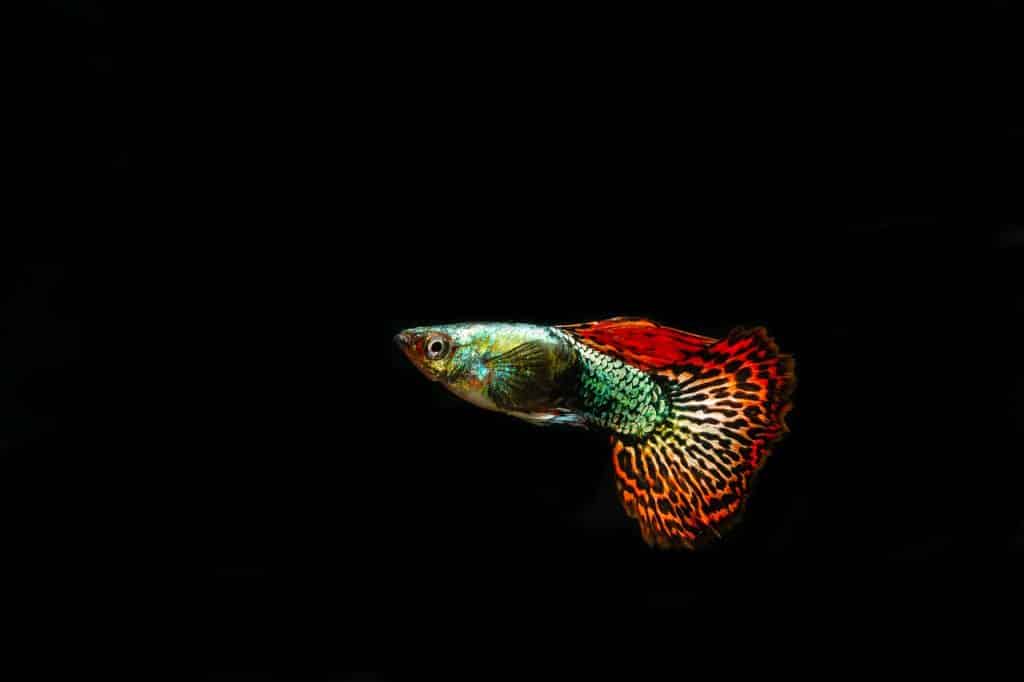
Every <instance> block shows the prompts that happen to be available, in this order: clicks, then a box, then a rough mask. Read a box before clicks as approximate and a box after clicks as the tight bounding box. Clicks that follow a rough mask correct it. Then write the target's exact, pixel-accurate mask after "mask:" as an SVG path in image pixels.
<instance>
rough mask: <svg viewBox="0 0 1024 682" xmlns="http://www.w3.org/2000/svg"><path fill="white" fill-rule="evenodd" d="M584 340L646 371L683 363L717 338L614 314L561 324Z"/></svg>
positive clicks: (589, 344)
mask: <svg viewBox="0 0 1024 682" xmlns="http://www.w3.org/2000/svg"><path fill="white" fill-rule="evenodd" d="M558 328H559V329H564V330H565V331H567V332H569V333H570V334H572V335H573V336H574V337H576V338H577V339H578V340H579V341H580V342H581V343H585V344H586V345H588V346H590V347H592V348H596V349H597V350H599V351H601V352H603V353H608V354H610V355H614V356H615V357H617V358H619V359H620V360H622V361H623V362H628V363H629V364H631V365H633V366H635V367H639V368H640V369H642V370H645V371H651V370H659V369H665V368H666V367H672V366H673V365H680V364H683V363H684V362H685V361H686V359H687V358H689V357H691V356H692V355H694V354H696V353H699V352H700V351H702V350H703V349H705V348H707V347H708V346H710V345H711V344H713V343H714V342H715V339H712V338H709V337H707V336H700V335H699V334H691V333H689V332H684V331H680V330H679V329H672V328H671V327H663V326H661V325H660V324H658V323H657V322H652V321H651V320H647V319H644V318H642V317H613V318H611V319H608V320H600V321H598V322H584V323H582V324H567V325H562V326H559V327H558Z"/></svg>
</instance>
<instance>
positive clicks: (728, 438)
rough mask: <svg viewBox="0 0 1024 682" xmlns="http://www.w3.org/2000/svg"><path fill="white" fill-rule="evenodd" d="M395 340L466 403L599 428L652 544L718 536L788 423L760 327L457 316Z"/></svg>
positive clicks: (693, 543)
mask: <svg viewBox="0 0 1024 682" xmlns="http://www.w3.org/2000/svg"><path fill="white" fill-rule="evenodd" d="M395 342H396V343H397V344H398V346H399V347H400V348H401V350H402V351H403V352H404V353H405V355H406V356H407V357H408V358H409V360H410V361H411V362H412V363H413V365H415V366H416V367H417V369H419V370H420V372H422V373H423V374H424V376H426V377H427V378H428V379H430V380H431V381H437V382H440V383H441V384H442V385H444V386H445V387H446V388H447V389H448V390H450V391H451V392H452V393H454V394H455V395H457V396H459V397H460V398H462V399H464V400H467V401H469V402H470V403H473V404H474V405H477V406H479V407H482V408H485V409H488V410H496V411H499V412H504V413H506V414H510V415H513V416H515V417H519V418H521V419H525V420H527V421H530V422H533V423H535V424H542V425H547V424H566V425H570V426H578V427H583V428H589V429H599V430H602V431H605V432H607V433H609V434H610V435H611V446H612V463H613V466H614V469H615V475H616V487H617V488H618V494H619V499H620V501H621V502H622V505H623V507H624V508H625V510H626V513H627V514H628V515H629V516H630V517H632V518H634V519H636V521H637V522H638V523H639V525H640V531H641V534H642V536H643V538H644V540H645V541H646V542H647V543H648V544H649V545H651V546H656V547H661V548H671V547H685V548H688V549H693V548H695V547H699V546H702V545H704V544H706V542H707V541H708V540H710V539H713V538H716V537H720V536H721V534H722V533H723V532H724V531H725V530H727V529H728V528H729V527H731V526H732V525H734V523H735V522H736V521H737V520H738V519H739V517H740V514H741V512H742V508H743V505H744V502H745V500H746V498H747V495H748V493H749V491H750V486H751V484H752V482H753V480H754V477H755V475H756V474H757V472H758V470H759V469H760V468H761V466H762V465H763V464H764V461H765V459H766V458H767V456H768V455H769V454H770V452H771V450H772V447H773V445H774V444H775V443H776V442H777V441H778V440H779V439H780V438H781V437H782V436H783V434H785V433H786V432H787V431H788V428H787V426H786V423H785V416H786V413H787V412H788V411H789V410H790V408H791V407H792V403H791V401H790V396H791V394H792V392H793V387H794V385H795V381H796V377H795V374H794V363H793V358H792V356H790V355H784V354H782V353H780V352H779V348H778V346H777V345H776V344H775V342H774V341H773V340H772V338H771V337H769V336H768V333H767V332H766V331H765V329H764V328H763V327H758V328H754V329H742V328H737V329H734V330H733V331H731V332H730V333H729V334H728V335H727V336H726V337H725V338H723V339H713V338H710V337H707V336H700V335H698V334H692V333H689V332H684V331H680V330H678V329H672V328H670V327H666V326H662V325H660V324H658V323H656V322H652V321H650V320H647V319H642V318H629V317H616V318H612V319H608V320H602V321H599V322H587V323H584V324H571V325H563V326H554V327H546V326H538V325H532V324H511V323H460V324H445V325H438V326H435V327H416V328H413V329H407V330H405V331H403V332H401V333H399V334H398V335H397V336H396V337H395Z"/></svg>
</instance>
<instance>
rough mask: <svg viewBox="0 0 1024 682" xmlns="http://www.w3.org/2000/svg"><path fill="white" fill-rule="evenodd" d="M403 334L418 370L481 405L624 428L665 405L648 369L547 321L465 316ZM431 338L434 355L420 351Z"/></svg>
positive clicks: (654, 419) (654, 418) (646, 422)
mask: <svg viewBox="0 0 1024 682" xmlns="http://www.w3.org/2000/svg"><path fill="white" fill-rule="evenodd" d="M403 335H404V338H405V339H406V340H405V341H402V342H401V343H400V345H403V347H404V348H405V349H407V350H406V353H407V355H409V357H410V359H413V360H414V363H415V364H416V365H417V367H419V369H420V371H422V372H423V373H424V374H425V375H426V376H427V377H428V378H430V379H433V380H435V381H440V382H441V383H443V384H444V385H445V386H446V387H447V388H448V389H449V390H451V391H452V392H453V393H455V394H456V395H458V396H459V397H461V398H463V399H465V400H467V401H469V402H471V403H473V404H475V405H478V406H480V407H484V408H486V409H490V410H497V411H500V412H505V413H507V414H511V415H513V416H516V417H520V418H522V419H526V420H528V421H532V422H535V423H541V424H551V423H561V424H571V425H574V426H584V427H589V428H599V429H607V430H609V431H612V432H614V433H617V434H621V435H629V436H643V435H646V434H648V433H650V432H651V431H653V430H654V428H655V427H656V426H657V425H658V424H659V423H661V422H662V421H663V420H664V419H665V418H666V417H667V415H668V412H669V405H668V401H667V399H666V397H665V394H664V391H663V389H662V388H661V386H659V384H658V383H657V381H656V380H655V379H653V378H652V377H651V376H649V375H647V374H646V373H644V372H643V371H642V370H640V369H637V368H636V367H633V366H631V365H628V364H626V363H624V362H622V361H621V360H619V359H617V358H615V357H614V356H612V355H609V354H606V353H602V352H600V351H598V350H596V349H593V348H590V347H588V346H585V345H583V344H581V343H579V342H578V341H576V340H575V339H573V338H572V337H571V336H570V335H568V334H566V333H565V332H563V331H561V330H559V329H556V328H554V327H542V326H537V325H529V324H507V323H467V324H452V325H443V326H438V327H430V328H415V329H410V330H406V331H405V332H403ZM400 336H402V335H400ZM431 339H434V340H437V339H440V340H441V341H443V343H444V349H445V352H444V354H443V356H441V357H438V358H437V359H436V360H435V361H431V360H430V358H429V357H425V353H424V352H423V345H424V344H425V343H428V342H429V341H430V340H431ZM417 344H419V346H417ZM417 348H418V351H417V352H412V351H413V350H415V349H417Z"/></svg>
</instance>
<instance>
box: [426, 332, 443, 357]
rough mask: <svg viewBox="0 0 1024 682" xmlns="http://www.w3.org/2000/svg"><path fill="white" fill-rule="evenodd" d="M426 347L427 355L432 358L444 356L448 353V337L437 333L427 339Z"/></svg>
mask: <svg viewBox="0 0 1024 682" xmlns="http://www.w3.org/2000/svg"><path fill="white" fill-rule="evenodd" d="M425 347H426V349H427V357H428V358H430V359H431V360H437V359H438V358H443V357H444V356H445V355H447V353H448V339H446V338H445V337H443V336H439V335H436V334H435V335H434V336H431V337H429V338H428V339H427V343H426V344H425Z"/></svg>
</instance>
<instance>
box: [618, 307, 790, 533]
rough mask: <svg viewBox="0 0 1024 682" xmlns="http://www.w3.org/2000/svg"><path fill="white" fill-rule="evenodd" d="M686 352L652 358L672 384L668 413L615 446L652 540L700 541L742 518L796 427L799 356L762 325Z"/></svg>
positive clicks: (623, 492)
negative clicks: (781, 442) (780, 443)
mask: <svg viewBox="0 0 1024 682" xmlns="http://www.w3.org/2000/svg"><path fill="white" fill-rule="evenodd" d="M681 333H684V332H681ZM695 338H702V337H695ZM680 357H681V362H680V363H679V364H676V365H672V366H663V367H660V368H651V366H652V365H654V366H656V365H663V364H664V363H662V362H660V361H659V362H651V363H649V365H648V369H649V371H651V373H652V374H653V375H656V376H658V377H661V379H660V380H661V381H663V382H664V384H663V385H664V386H665V388H666V389H667V391H668V395H669V398H670V402H671V408H670V412H669V417H668V419H667V420H666V421H665V422H663V423H662V424H661V425H660V426H659V427H658V428H656V429H655V430H654V431H653V432H651V433H650V434H648V435H647V436H645V437H643V438H639V439H637V438H628V437H620V436H614V437H613V438H612V452H613V460H614V466H615V473H616V476H617V479H618V481H617V485H618V489H619V497H620V499H621V501H622V505H623V506H624V507H625V509H626V513H627V514H629V515H630V516H631V517H633V518H635V519H636V520H637V521H638V522H639V524H640V530H641V533H642V534H643V537H644V539H645V540H646V541H647V543H648V544H650V545H652V546H658V547H688V548H693V547H695V546H698V545H700V544H701V543H702V542H703V541H705V540H706V539H708V538H713V537H717V536H718V535H720V534H721V533H722V532H723V531H724V530H725V529H726V528H728V527H729V525H731V524H732V523H733V522H735V521H736V520H737V519H738V518H739V515H740V512H741V510H742V508H743V504H744V502H745V500H746V497H747V495H748V493H749V491H750V486H751V483H752V481H753V479H754V476H755V474H756V473H757V471H758V470H759V469H760V468H761V466H762V465H763V464H764V461H765V458H766V457H767V456H768V455H769V453H770V452H771V448H772V445H773V444H774V443H775V442H776V441H777V440H778V439H779V438H781V437H782V435H783V434H784V433H786V431H787V430H788V429H787V427H786V423H785V416H786V413H787V412H788V411H789V409H790V407H791V406H792V404H791V402H790V396H791V394H792V392H793V387H794V384H795V381H796V378H795V374H794V365H793V359H792V357H790V356H788V355H784V354H782V353H780V352H779V349H778V346H776V345H775V342H774V341H773V340H772V339H771V338H770V337H769V336H768V334H767V332H766V331H765V330H764V329H763V328H760V327H759V328H756V329H752V330H742V329H736V330H733V331H732V332H731V333H730V334H729V336H728V337H726V338H724V339H721V340H719V341H714V342H713V343H710V344H708V345H705V346H704V347H703V348H700V349H693V350H692V351H690V350H689V349H688V352H687V353H686V354H685V355H681V356H680ZM659 360H660V358H659Z"/></svg>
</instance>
